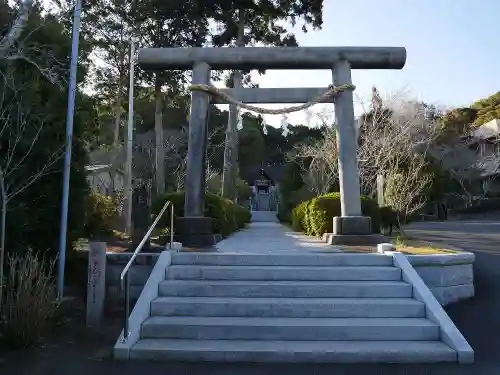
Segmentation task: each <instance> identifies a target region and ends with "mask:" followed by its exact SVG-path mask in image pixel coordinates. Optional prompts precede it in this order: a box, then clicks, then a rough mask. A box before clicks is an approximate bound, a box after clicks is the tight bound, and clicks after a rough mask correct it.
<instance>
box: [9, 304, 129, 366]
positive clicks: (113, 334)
mask: <svg viewBox="0 0 500 375" xmlns="http://www.w3.org/2000/svg"><path fill="white" fill-rule="evenodd" d="M69 305H70V307H69V308H68V307H65V308H64V310H65V312H64V313H63V314H62V316H61V318H59V319H58V320H57V321H56V322H54V325H53V328H52V329H51V332H49V333H48V334H47V336H46V337H45V338H43V339H42V340H41V341H40V343H39V345H38V346H36V347H34V348H31V349H25V350H12V351H9V350H3V351H0V374H2V375H45V374H47V375H49V374H51V372H52V368H53V366H54V365H55V364H57V363H58V362H59V361H61V359H62V360H63V362H65V363H68V362H71V361H72V360H74V361H75V362H81V361H82V360H83V359H85V360H87V361H102V360H109V359H111V354H112V348H113V346H114V343H115V342H116V339H117V338H118V335H119V333H120V331H121V329H122V324H123V319H124V316H123V309H120V308H118V306H117V307H116V308H114V309H111V308H109V307H108V309H107V311H106V316H105V318H104V321H103V324H102V327H100V328H99V329H94V330H92V329H89V328H87V327H86V326H85V308H84V306H85V305H84V302H83V298H74V299H72V300H71V302H69ZM68 375H69V374H68Z"/></svg>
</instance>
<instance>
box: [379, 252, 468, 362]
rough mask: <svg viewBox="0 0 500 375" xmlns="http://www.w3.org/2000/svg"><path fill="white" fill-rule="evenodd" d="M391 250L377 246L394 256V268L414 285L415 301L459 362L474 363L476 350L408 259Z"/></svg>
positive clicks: (386, 253)
mask: <svg viewBox="0 0 500 375" xmlns="http://www.w3.org/2000/svg"><path fill="white" fill-rule="evenodd" d="M390 248H392V249H395V247H394V246H393V245H392V244H379V245H378V246H377V250H378V251H379V252H380V253H382V254H385V255H388V256H392V259H393V263H394V266H396V267H398V268H399V269H401V273H402V276H403V280H404V281H406V282H407V283H409V284H410V285H412V287H413V294H414V297H415V299H417V300H418V301H421V302H423V303H424V304H425V310H426V316H427V318H428V319H430V320H431V321H433V322H434V323H436V324H438V325H439V328H440V334H441V339H442V340H443V342H444V343H445V344H446V345H448V346H449V347H451V348H453V349H454V350H455V351H456V352H457V357H458V362H459V363H473V362H474V350H473V349H472V347H471V346H470V345H469V343H468V342H467V340H466V339H465V337H464V336H463V335H462V333H461V332H460V331H459V330H458V328H457V327H456V326H455V324H454V323H453V321H452V320H451V319H450V317H449V316H448V314H446V312H445V311H444V310H443V307H442V306H441V305H440V303H439V302H438V301H437V299H436V298H435V297H434V295H433V294H432V292H431V290H430V289H429V288H428V287H427V285H426V284H425V283H424V281H423V280H422V278H421V277H420V276H419V275H418V273H417V271H416V270H415V269H414V268H413V266H412V264H411V263H410V261H409V260H408V258H407V257H406V256H405V255H404V254H402V253H400V252H397V251H390V250H389V249H390Z"/></svg>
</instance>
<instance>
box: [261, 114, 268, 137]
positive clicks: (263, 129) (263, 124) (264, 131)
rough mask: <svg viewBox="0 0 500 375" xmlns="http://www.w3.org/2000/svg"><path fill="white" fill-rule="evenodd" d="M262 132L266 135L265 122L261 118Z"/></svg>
mask: <svg viewBox="0 0 500 375" xmlns="http://www.w3.org/2000/svg"><path fill="white" fill-rule="evenodd" d="M262 132H263V133H264V134H265V135H267V124H266V120H265V119H264V118H262Z"/></svg>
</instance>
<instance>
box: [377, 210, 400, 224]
mask: <svg viewBox="0 0 500 375" xmlns="http://www.w3.org/2000/svg"><path fill="white" fill-rule="evenodd" d="M379 211H380V225H381V226H382V228H389V227H391V226H393V227H397V226H398V213H397V212H396V211H394V210H393V209H392V207H389V206H383V207H380V210H379Z"/></svg>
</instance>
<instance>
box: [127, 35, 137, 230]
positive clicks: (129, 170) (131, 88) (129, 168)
mask: <svg viewBox="0 0 500 375" xmlns="http://www.w3.org/2000/svg"><path fill="white" fill-rule="evenodd" d="M134 68H135V40H134V36H133V35H132V37H131V38H130V72H129V75H130V84H129V91H128V122H127V136H126V137H125V139H126V142H127V147H126V153H125V156H126V159H125V184H124V185H125V186H124V188H125V189H124V190H125V204H124V209H125V228H126V233H127V234H128V235H129V236H131V235H132V191H133V188H132V157H133V154H132V145H133V132H134Z"/></svg>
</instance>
